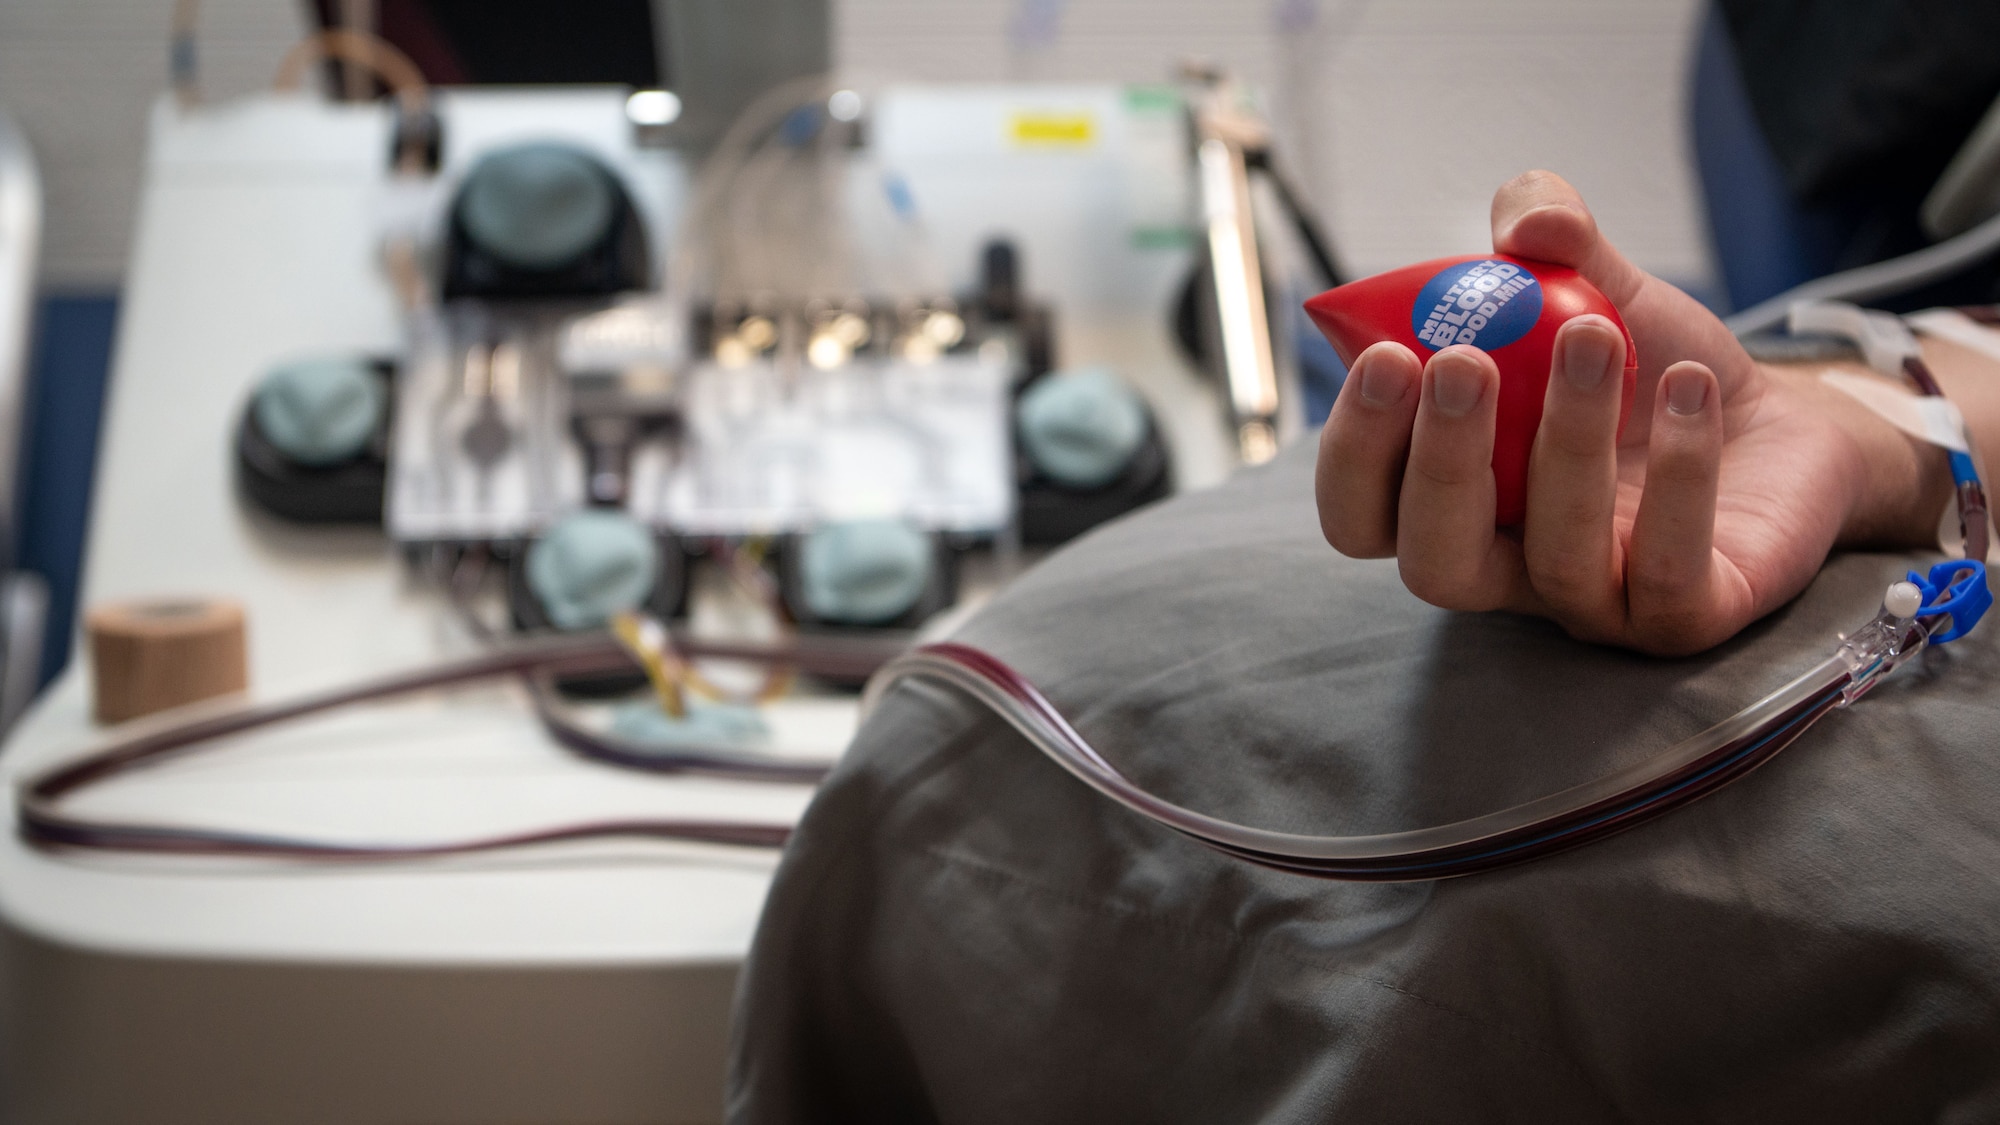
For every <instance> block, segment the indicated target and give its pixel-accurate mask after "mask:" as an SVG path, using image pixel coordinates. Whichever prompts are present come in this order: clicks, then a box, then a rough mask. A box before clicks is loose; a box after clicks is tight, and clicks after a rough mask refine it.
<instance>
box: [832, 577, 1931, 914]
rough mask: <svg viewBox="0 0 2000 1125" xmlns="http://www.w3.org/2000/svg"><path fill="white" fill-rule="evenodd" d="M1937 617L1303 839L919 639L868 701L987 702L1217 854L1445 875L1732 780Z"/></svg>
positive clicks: (1618, 826) (1294, 865) (1835, 703)
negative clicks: (1402, 811) (1779, 682)
mask: <svg viewBox="0 0 2000 1125" xmlns="http://www.w3.org/2000/svg"><path fill="white" fill-rule="evenodd" d="M1938 620H1941V619H1940V618H1920V619H1915V620H1912V619H1907V618H1897V617H1895V616H1893V615H1892V614H1890V613H1889V612H1888V611H1887V610H1885V611H1883V612H1882V613H1881V614H1879V615H1877V616H1876V618H1875V619H1874V620H1873V621H1870V622H1869V623H1868V624H1867V625H1866V626H1864V627H1863V628H1862V629H1860V630H1858V631H1856V632H1855V633H1854V634H1853V635H1852V636H1850V637H1847V638H1844V639H1843V640H1842V642H1841V645H1840V647H1839V649H1838V650H1837V651H1836V652H1835V653H1834V654H1833V655H1832V656H1829V657H1828V658H1827V659H1826V660H1824V661H1822V662H1820V664H1819V665H1817V666H1816V667H1814V668H1812V669H1811V670H1810V671H1807V672H1806V673H1805V674H1804V675H1801V676H1799V677H1798V678H1797V679H1795V680H1793V681H1792V682H1791V683H1788V684H1786V685H1785V686H1783V687H1781V688H1779V689H1778V690H1777V691H1774V692H1772V693H1771V694H1770V695H1768V696H1765V697H1764V698H1763V699H1761V700H1758V701H1757V702H1756V703H1754V704H1752V705H1751V706H1749V707H1748V708H1745V709H1744V710H1743V711H1742V712H1740V713H1738V714H1737V715H1735V716H1734V717H1732V718H1730V719H1727V720H1725V721H1723V722H1721V723H1718V724H1716V725H1715V726H1713V727H1710V728H1709V729H1708V730H1705V731H1703V732H1701V733H1700V734H1698V735H1695V736H1694V737H1692V738H1689V739H1687V740H1685V741H1683V742H1681V743H1680V744H1679V745H1677V746H1674V747H1673V748H1672V749H1670V750H1668V751H1666V752H1664V753H1662V754H1660V755H1658V756H1656V757H1653V758H1650V759H1648V760H1646V761H1644V762H1641V763H1638V764H1636V765H1633V766H1630V767H1627V768H1625V769H1622V770H1618V771H1616V772H1614V773H1610V774H1607V775H1605V776H1603V777H1600V778H1598V779H1597V780H1595V781H1591V782H1588V783H1586V784H1583V785H1579V786H1576V787H1574V788H1571V789H1565V790H1563V791H1561V792H1558V793H1553V794H1550V795H1549V796H1546V797H1542V798H1540V799H1538V800H1534V801H1529V802H1527V803H1526V804H1522V805H1516V806H1514V807H1513V808H1510V809H1503V810H1501V811H1499V812H1494V813H1488V814H1486V815H1484V816H1478V817H1474V818H1472V819H1470V820H1462V821H1457V822H1455V823H1452V824H1443V825H1438V826H1436V827H1433V828H1421V829H1415V830H1412V831H1407V832H1390V833H1384V834H1380V835H1372V836H1305V835H1298V834H1294V833H1289V832H1273V831H1269V830H1266V829H1261V828H1250V827H1246V826H1244V825H1241V824H1236V823H1232V822H1230V821H1227V820H1221V819H1218V818H1216V817H1212V816H1209V815H1207V814H1204V813H1199V812H1195V811H1194V810H1192V809H1188V808H1185V807H1183V806H1181V805H1176V804H1174V803H1172V802H1170V801H1167V800H1165V799H1163V798H1161V797H1158V796H1155V795H1154V794H1152V793H1150V792H1148V791H1146V790H1145V789H1142V788H1140V787H1139V786H1138V785H1137V784H1136V783H1134V782H1133V781H1132V780H1131V779H1130V778H1128V777H1126V776H1125V775H1124V774H1123V773H1120V772H1119V771H1118V769H1117V767H1115V766H1113V765H1112V764H1111V763H1110V762H1109V761H1107V760H1105V758H1104V757H1103V755H1101V754H1099V753H1098V752H1097V751H1096V750H1095V749H1093V748H1092V747H1091V745H1090V744H1089V743H1088V742H1086V741H1085V740H1084V738H1083V736H1082V735H1080V734H1078V733H1077V731H1076V728H1074V727H1072V726H1071V725H1070V724H1069V721H1068V720H1067V719H1065V718H1063V716H1062V714H1061V712H1059V711H1058V710H1056V708H1055V706H1054V705H1053V704H1051V703H1050V702H1049V701H1048V699H1046V698H1045V697H1044V696H1043V695H1042V694H1041V692H1040V691H1038V690H1036V688H1035V686H1034V685H1033V684H1031V683H1029V682H1028V681H1027V680H1026V679H1024V678H1022V677H1021V676H1020V675H1019V674H1018V673H1016V672H1015V671H1014V670H1013V669H1012V668H1009V667H1008V666H1007V665H1006V664H1004V663H1002V662H1001V661H999V660H997V659H995V658H994V657H992V656H990V655H988V654H986V653H985V652H982V651H980V650H979V649H976V648H971V647H968V646H965V645H959V644H950V643H946V644H935V645H927V646H925V647H923V648H920V649H917V650H915V651H912V652H910V653H906V654H905V655H903V656H900V657H898V658H897V659H895V660H893V661H891V662H890V663H889V664H888V665H887V666H886V667H884V668H883V669H882V671H881V672H880V673H879V674H878V675H877V676H876V677H875V679H874V680H873V681H871V683H870V685H869V694H868V698H867V700H866V701H864V707H866V706H868V705H869V704H871V703H873V702H874V701H875V700H876V699H878V698H879V697H880V696H881V695H882V693H884V692H886V691H887V690H888V689H889V688H890V687H891V686H893V685H894V684H895V683H897V682H899V681H901V680H906V679H919V680H931V681H935V682H938V683H943V684H947V685H949V686H951V687H953V688H956V689H958V690H960V691H962V692H965V693H966V694H968V695H970V696H972V697H973V698H974V699H976V700H978V701H979V702H980V703H982V704H985V705H986V706H987V707H988V708H990V709H991V710H992V711H993V712H994V713H996V714H998V715H999V716H1000V717H1001V718H1003V719H1005V720H1006V721H1007V723H1008V725H1010V726H1012V727H1013V728H1014V729H1015V730H1016V731H1018V732H1020V734H1021V735H1022V736H1023V737H1025V738H1027V739H1028V741H1030V742H1031V743H1033V744H1034V745H1035V747H1036V748H1037V749H1039V750H1041V751H1042V753H1044V754H1046V755H1048V756H1049V757H1050V758H1052V759H1054V760H1055V762H1056V763H1057V764H1058V765H1060V766H1062V767H1063V768H1064V769H1066V770H1068V771H1069V772H1070V773H1071V774H1073V775H1075V776H1076V777H1077V778H1078V779H1079V780H1081V781H1082V782H1084V784H1086V785H1089V786H1090V787H1091V788H1093V789H1095V790H1097V791H1098V792H1099V793H1102V794H1103V795H1105V796H1106V797H1109V798H1111V799H1112V800H1114V801H1116V802H1118V803H1119V804H1121V805H1123V806H1125V807H1126V808H1128V809H1131V810H1132V811H1134V812H1137V813H1139V814H1140V815H1142V816H1145V817H1147V818H1148V819H1151V820H1153V821H1156V822H1158V823H1160V824H1162V825H1165V826H1166V827H1168V828H1172V829H1173V830H1175V831H1177V832H1180V833H1182V834H1183V835H1186V836H1189V837H1192V838H1194V839H1195V840H1197V841H1199V842H1201V843H1203V844H1206V845H1208V846H1209V847H1212V848H1214V849H1216V850H1217V851H1220V852H1223V853H1226V854H1228V855H1232V856H1235V857H1237V858H1238V859H1242V860H1246V861H1248V862H1251V863H1255V864H1258V865H1260V866H1263V867H1269V868H1274V869H1277V870H1280V871H1290V872H1294V873H1297V874H1303V875H1314V876H1318V877H1321V878H1331V879H1343V880H1350V881H1360V882H1403V881H1414V880H1430V879H1445V878H1451V877H1453V876H1458V875H1470V874H1474V873H1477V872H1480V871H1487V870H1491V869H1494V868H1498V867H1504V866H1509V865H1511V864H1515V863H1520V862H1524V861H1526V860H1530V859H1535V858H1538V857H1540V856H1544V855H1548V854H1551V853H1553V852H1556V851H1561V850H1564V849H1567V848H1572V847H1576V846H1579V845H1581V844H1586V843H1590V842H1592V841H1594V840H1598V839H1601V838H1603V837H1605V836H1608V835H1610V834H1612V833H1614V832H1619V831H1622V830H1624V829H1626V828H1630V827H1632V826H1634V825H1636V824H1639V823H1641V822H1643V821H1646V820H1649V819H1651V818H1652V817H1655V816H1658V815H1659V814H1661V813H1664V812H1667V811H1669V810H1671V809H1674V808H1677V807H1679V806H1681V805H1683V804H1686V803H1688V802H1690V801H1693V800H1695V799H1696V798H1699V797H1701V796H1704V795H1706V794H1707V793H1710V792H1712V791H1714V790H1715V789H1718V788H1720V787H1722V786H1723V785H1726V784H1728V783H1729V782H1731V781H1734V780H1735V779H1737V778H1739V777H1741V776H1743V775H1744V774H1746V773H1748V772H1749V771H1751V770H1753V769H1755V768H1756V767H1757V766H1759V765H1762V764H1763V763H1764V762H1766V761H1768V760H1770V759H1771V758H1772V757H1773V756H1774V755H1776V754H1777V753H1778V751H1780V750H1782V749H1784V748H1785V747H1786V746H1787V745H1789V744H1790V743H1791V742H1792V740H1793V739H1796V738H1797V737H1798V736H1799V735H1800V734H1802V733H1804V732H1805V730H1806V728H1808V727H1810V726H1811V725H1812V724H1813V723H1814V722H1815V721H1817V720H1818V719H1819V718H1820V717H1821V716H1823V715H1825V714H1826V713H1827V712H1829V711H1832V710H1834V709H1836V708H1839V707H1844V706H1846V705H1847V704H1848V703H1850V702H1852V701H1853V700H1855V699H1858V698H1860V696H1861V695H1862V694H1863V693H1865V692H1866V691H1867V690H1868V689H1869V688H1870V687H1873V686H1874V684H1875V683H1876V682H1877V681H1878V680H1879V679H1880V678H1881V677H1882V676H1884V675H1886V674H1887V673H1889V672H1890V671H1892V670H1894V669H1895V668H1896V667H1897V666H1898V665H1900V664H1901V663H1902V662H1903V661H1905V660H1908V659H1909V658H1910V657H1911V656H1914V655H1915V654H1916V653H1917V652H1919V651H1921V650H1922V649H1923V647H1924V646H1925V644H1926V643H1927V642H1928V640H1929V638H1930V635H1931V631H1932V628H1933V627H1934V626H1935V624H1936V622H1937V621H1938Z"/></svg>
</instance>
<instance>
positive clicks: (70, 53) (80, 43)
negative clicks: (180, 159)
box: [0, 0, 305, 289]
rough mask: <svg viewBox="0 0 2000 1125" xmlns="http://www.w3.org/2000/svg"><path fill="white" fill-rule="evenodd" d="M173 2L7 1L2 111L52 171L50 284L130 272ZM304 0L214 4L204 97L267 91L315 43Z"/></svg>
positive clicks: (208, 23)
mask: <svg viewBox="0 0 2000 1125" xmlns="http://www.w3.org/2000/svg"><path fill="white" fill-rule="evenodd" d="M172 11H173V0H0V108H4V109H5V110H6V111H7V112H8V113H10V114H12V115H13V116H14V117H15V119H16V120H18V121H19V122H20V123H21V126H22V128H23V130H24V131H25V132H26V133H27V135H28V140H29V143H31V144H32V145H34V147H35V155H36V159H37V160H38V162H39V163H40V165H41V170H42V191H43V195H44V197H45V200H46V204H45V208H46V219H45V223H44V227H43V232H42V279H43V282H44V284H46V285H51V286H55V287H59V288H92V289H109V288H115V287H116V286H117V285H118V283H119V281H120V279H121V278H122V277H123V276H124V273H125V255H126V251H127V247H128V246H129V244H130V243H131V240H132V216H133V212H134V209H135V208H136V206H137V201H138V197H139V174H140V167H141V164H142V158H143V155H144V149H145V144H146V114H147V109H148V107H150V106H151V105H152V103H153V99H154V98H155V97H157V96H159V94H160V92H161V91H162V90H164V89H166V86H167V25H168V23H169V21H170V19H171V18H172ZM303 13H304V9H303V7H302V6H301V5H300V4H299V3H298V2H297V0H207V2H206V3H204V4H203V5H202V14H201V22H200V27H201V33H202V34H201V55H200V57H201V64H202V73H203V76H204V86H205V88H206V89H207V90H208V91H210V92H211V93H213V94H214V95H216V96H222V97H226V96H228V95H230V94H234V93H242V92H244V91H246V90H252V89H256V88H259V87H262V86H264V85H265V84H267V83H269V82H270V80H271V75H272V74H273V72H274V71H275V70H276V69H277V65H278V60H279V58H281V57H282V56H283V55H284V52H285V49H286V48H287V47H289V46H291V45H292V43H294V42H295V41H297V40H298V38H299V37H300V36H301V35H302V34H304V30H305V22H304V14H303Z"/></svg>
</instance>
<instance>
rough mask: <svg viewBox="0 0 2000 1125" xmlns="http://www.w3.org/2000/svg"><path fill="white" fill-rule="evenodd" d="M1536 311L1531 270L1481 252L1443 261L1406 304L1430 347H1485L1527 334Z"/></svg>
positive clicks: (1537, 289)
mask: <svg viewBox="0 0 2000 1125" xmlns="http://www.w3.org/2000/svg"><path fill="white" fill-rule="evenodd" d="M1541 315H1542V286H1541V283H1540V282H1538V281H1536V280H1535V275H1534V274H1532V273H1529V272H1528V271H1527V270H1526V269H1525V268H1523V267H1521V266H1517V265H1515V264H1514V263H1512V262H1502V261H1498V260H1496V259H1493V258H1487V259H1485V260H1484V261H1478V262H1460V263H1459V264H1458V265H1455V266H1449V267H1447V268H1445V269H1443V270H1440V271H1438V274H1437V276H1436V277H1433V278H1431V279H1430V280H1429V281H1428V282H1425V283H1424V287H1423V289H1422V290H1421V291H1419V292H1418V293H1417V303H1416V305H1415V306H1414V307H1412V308H1411V309H1410V327H1411V328H1413V329H1415V330H1416V333H1417V339H1419V340H1421V341H1423V342H1424V344H1425V345H1426V346H1427V347H1429V348H1431V350H1433V351H1436V350H1438V349H1441V348H1445V347H1449V346H1450V345H1452V344H1471V345H1472V346H1473V347H1476V348H1480V349H1483V350H1485V351H1489V352H1490V351H1492V350H1494V349H1495V348H1504V347H1506V346H1507V345H1508V344H1511V343H1513V342H1514V341H1516V340H1518V339H1520V338H1521V337H1523V336H1525V335H1527V334H1528V329H1530V328H1533V327H1534V326H1535V321H1536V320H1537V319H1538V318H1540V316H1541Z"/></svg>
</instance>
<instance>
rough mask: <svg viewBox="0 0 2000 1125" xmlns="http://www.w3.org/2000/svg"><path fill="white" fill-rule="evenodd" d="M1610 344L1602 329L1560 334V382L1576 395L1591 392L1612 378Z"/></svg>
mask: <svg viewBox="0 0 2000 1125" xmlns="http://www.w3.org/2000/svg"><path fill="white" fill-rule="evenodd" d="M1611 350H1612V341H1611V337H1610V334H1609V333H1607V332H1605V331H1604V330H1603V329H1601V328H1584V327H1577V328H1572V329H1570V330H1569V331H1568V332H1566V333H1564V334H1563V353H1562V360H1563V378H1564V379H1567V380H1568V381H1569V385H1570V386H1572V387H1575V388H1576V389H1577V390H1579V391H1594V390H1596V389H1597V388H1598V387H1599V386H1600V385H1602V384H1603V382H1604V377H1605V376H1606V375H1609V374H1611Z"/></svg>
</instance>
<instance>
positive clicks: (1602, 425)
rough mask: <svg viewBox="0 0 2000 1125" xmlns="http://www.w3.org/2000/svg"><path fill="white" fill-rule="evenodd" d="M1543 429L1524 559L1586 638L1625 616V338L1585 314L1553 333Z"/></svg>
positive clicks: (1610, 632)
mask: <svg viewBox="0 0 2000 1125" xmlns="http://www.w3.org/2000/svg"><path fill="white" fill-rule="evenodd" d="M1551 367H1552V369H1551V371H1550V373H1549V388H1548V393H1547V396H1546V398H1545V399H1544V403H1543V407H1542V422H1541V428H1540V429H1539V430H1538V431H1537V432H1536V435H1535V446H1534V451H1533V453H1532V454H1531V455H1530V457H1529V462H1528V515H1527V521H1526V524H1525V526H1524V527H1523V544H1524V550H1523V560H1524V562H1525V564H1526V567H1527V573H1528V580H1529V582H1530V583H1531V584H1532V585H1533V586H1534V589H1535V592H1536V594H1538V595H1539V596H1540V598H1541V600H1542V601H1543V602H1544V603H1546V605H1547V608H1548V612H1549V613H1550V614H1551V615H1553V616H1554V617H1556V618H1557V619H1558V620H1561V621H1564V622H1565V623H1566V624H1568V625H1569V626H1570V630H1571V632H1573V633H1577V634H1578V635H1580V636H1585V637H1586V638H1588V639H1593V640H1598V639H1608V638H1610V637H1612V636H1615V634H1616V631H1617V630H1618V628H1620V627H1622V626H1623V624H1624V619H1625V597H1624V592H1623V589H1622V583H1621V581H1620V564H1621V561H1622V560H1621V559H1620V558H1619V557H1618V541H1617V536H1616V535H1615V533H1614V531H1613V527H1612V520H1613V516H1614V515H1615V512H1616V507H1617V502H1618V413H1619V406H1620V402H1619V400H1620V398H1621V397H1622V395H1623V392H1624V384H1625V380H1624V377H1623V375H1624V368H1625V339H1624V335H1623V334H1622V333H1621V332H1619V331H1618V329H1617V328H1616V327H1615V326H1614V325H1612V323H1611V322H1610V321H1609V320H1607V319H1605V318H1604V317H1601V316H1594V315H1593V316H1580V317H1577V318H1575V319H1573V320H1571V321H1570V322H1569V323H1567V324H1565V325H1564V326H1563V327H1562V329H1561V331H1560V332H1558V333H1557V335H1556V345H1555V359H1554V362H1553V364H1552V365H1551Z"/></svg>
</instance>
